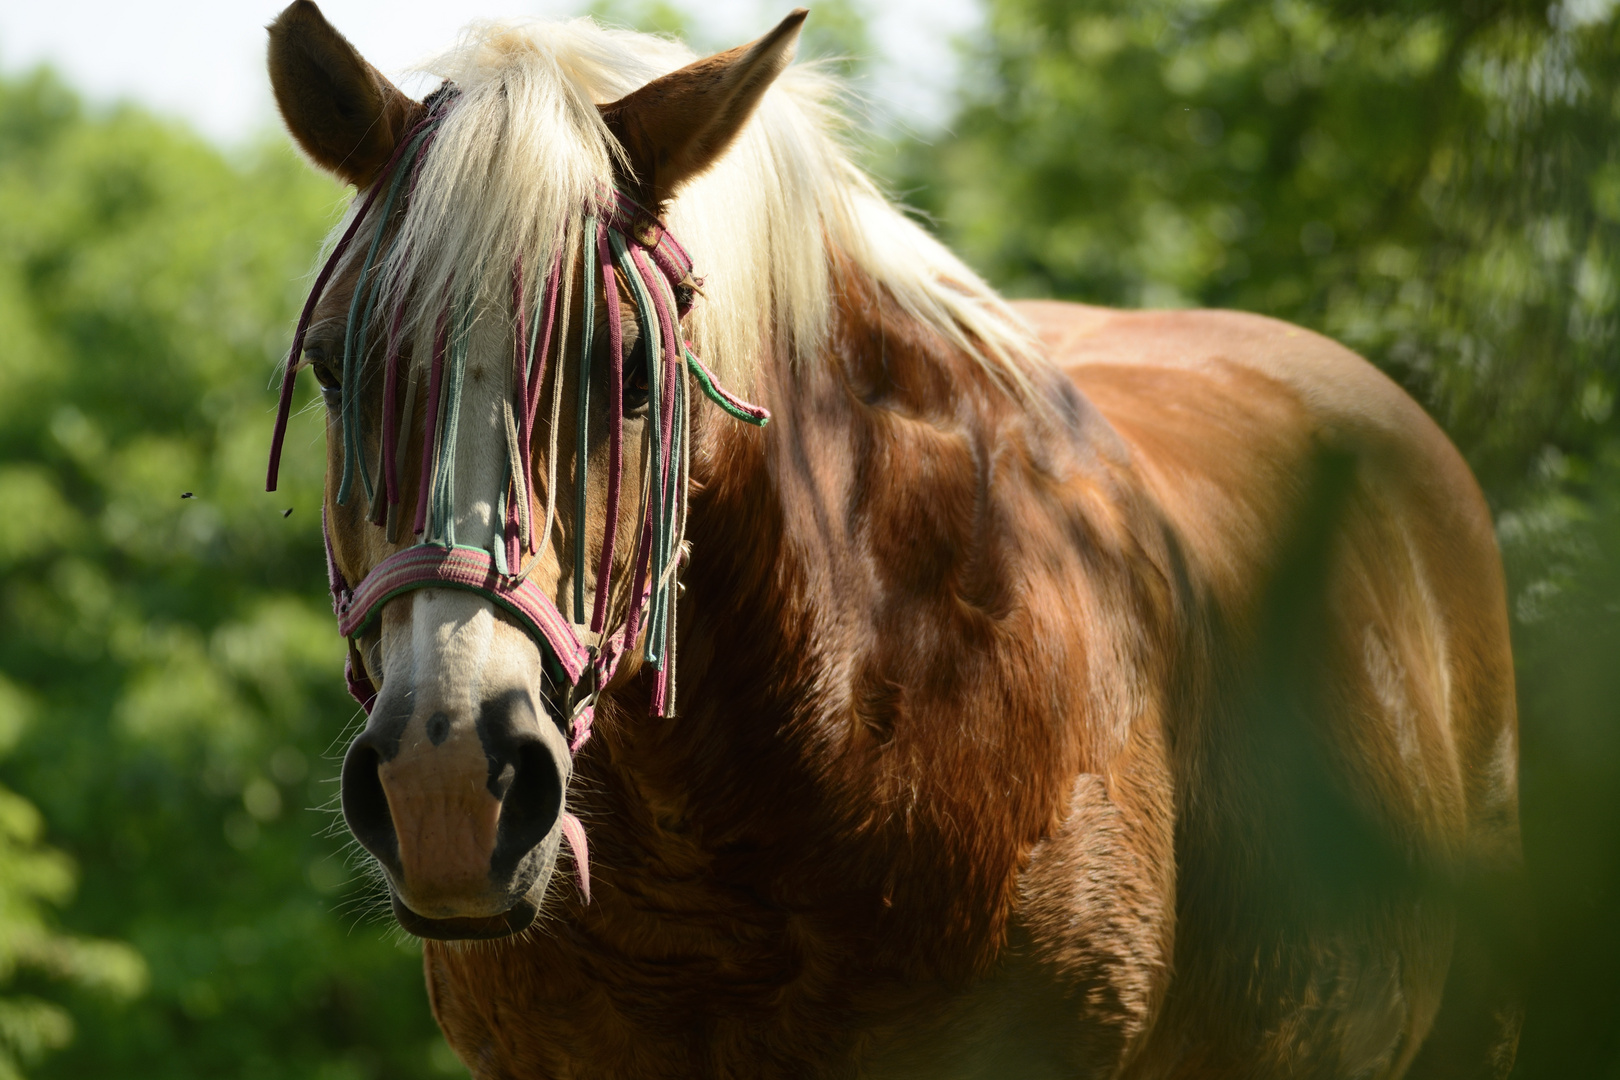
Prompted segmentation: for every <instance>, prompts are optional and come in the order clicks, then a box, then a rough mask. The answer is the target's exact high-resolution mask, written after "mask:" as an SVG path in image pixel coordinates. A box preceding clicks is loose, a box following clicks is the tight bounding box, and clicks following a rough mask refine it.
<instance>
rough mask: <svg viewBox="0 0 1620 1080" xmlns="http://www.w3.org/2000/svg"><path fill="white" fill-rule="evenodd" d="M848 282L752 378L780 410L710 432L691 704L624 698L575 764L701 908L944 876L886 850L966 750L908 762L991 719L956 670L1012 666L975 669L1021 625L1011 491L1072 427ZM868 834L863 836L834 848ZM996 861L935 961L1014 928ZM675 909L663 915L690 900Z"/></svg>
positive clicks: (920, 819)
mask: <svg viewBox="0 0 1620 1080" xmlns="http://www.w3.org/2000/svg"><path fill="white" fill-rule="evenodd" d="M835 294H836V295H837V296H838V297H839V301H838V302H839V309H838V311H837V313H836V314H835V316H834V319H833V325H832V330H831V333H830V335H829V345H828V348H827V350H826V352H825V354H824V355H823V356H821V357H817V358H814V359H813V360H812V361H811V362H806V363H802V364H800V365H797V367H796V368H795V369H793V370H789V365H788V363H787V362H786V361H785V360H779V361H777V362H774V363H771V364H768V365H767V367H766V368H765V369H764V370H762V371H761V373H760V376H759V378H758V380H757V384H756V387H755V390H754V392H755V395H756V398H757V399H758V400H760V401H761V403H762V404H765V405H766V406H767V407H769V408H770V409H771V410H772V414H773V420H772V422H771V425H770V427H769V428H767V429H765V430H764V431H760V430H757V429H753V428H746V427H743V426H741V425H736V424H730V423H727V422H725V421H724V418H721V417H718V416H716V415H714V414H710V415H709V416H708V417H706V418H705V420H704V423H703V429H702V431H701V432H695V442H694V457H693V474H694V481H695V484H694V493H693V502H692V510H691V519H690V520H691V525H690V531H689V536H690V538H691V541H692V548H693V560H692V563H691V565H690V567H689V568H688V570H687V571H686V574H685V579H684V580H685V584H686V592H685V594H684V596H683V597H682V600H681V609H680V612H679V623H678V625H679V628H680V635H681V638H680V653H679V656H680V661H679V663H680V668H679V700H678V711H677V715H676V716H675V717H673V718H671V719H669V720H667V721H657V720H650V719H647V718H646V713H645V711H644V707H643V704H642V703H641V702H640V701H634V700H624V701H622V702H621V705H622V711H619V716H618V718H617V722H615V723H613V724H612V725H611V727H612V728H613V731H612V732H611V733H605V734H606V740H605V741H607V742H609V743H610V745H611V746H612V750H611V754H607V753H603V751H604V750H605V749H606V748H599V749H598V754H599V755H600V756H597V757H596V758H595V760H594V761H588V762H584V763H582V767H583V768H584V770H585V775H584V777H583V780H584V782H585V783H586V784H587V785H589V786H590V787H591V788H592V789H593V790H592V795H591V796H590V797H591V798H592V799H593V800H598V799H599V800H601V802H600V804H599V808H600V813H601V817H600V819H599V820H597V821H594V822H592V823H591V824H592V828H593V848H594V850H595V851H597V852H599V861H598V865H599V866H600V867H601V872H602V874H603V876H604V880H610V879H611V878H613V877H614V876H616V875H617V874H619V873H621V872H624V871H625V870H626V869H627V868H630V867H634V868H636V870H635V873H636V874H637V875H639V876H641V877H642V878H643V879H644V880H643V881H642V882H641V883H640V884H639V885H638V886H637V888H638V889H644V887H647V886H649V884H650V883H649V882H647V881H646V880H645V879H647V878H653V879H663V880H664V881H665V882H667V881H669V880H671V879H676V878H685V879H686V880H687V881H690V882H692V883H693V884H692V885H691V888H690V892H691V901H690V902H691V905H692V909H693V911H694V912H696V911H697V910H698V909H700V908H702V905H704V904H705V903H711V902H713V898H714V894H715V892H716V890H718V891H720V892H724V891H726V890H728V889H730V890H733V891H734V892H741V893H746V894H749V895H751V896H755V897H758V898H759V899H760V900H762V901H763V902H764V904H763V906H764V907H765V908H766V909H772V908H775V907H776V906H777V905H781V904H786V905H792V904H795V903H799V902H805V903H811V904H812V906H817V907H820V906H823V905H824V904H826V903H827V902H828V901H829V897H831V896H834V895H836V894H840V893H843V894H847V896H846V897H845V899H846V900H847V901H848V902H849V903H851V904H854V905H855V906H856V907H857V908H859V909H863V910H866V911H868V912H871V913H873V917H878V918H881V917H882V913H883V912H884V911H885V910H887V909H889V908H891V907H896V908H900V909H904V907H905V906H906V903H905V901H906V899H907V897H906V896H905V895H903V894H905V893H907V892H908V891H913V890H916V889H926V888H929V887H930V886H929V885H928V884H927V880H926V879H928V878H930V877H932V876H933V875H932V874H931V873H929V874H922V875H919V876H917V877H915V878H911V877H910V869H909V868H908V867H907V865H906V859H907V858H909V857H910V856H909V855H905V854H902V853H900V852H897V851H896V850H894V845H895V844H902V845H906V846H909V844H910V841H909V840H908V839H907V837H912V838H916V837H919V836H922V835H924V834H927V833H928V832H930V831H933V830H945V831H950V830H952V829H953V828H954V827H953V826H952V825H951V824H950V823H949V821H948V820H946V821H944V822H943V823H942V822H941V821H939V820H936V819H934V818H930V817H929V815H930V814H932V813H934V811H935V810H936V809H937V807H933V806H930V807H928V808H925V809H923V810H921V811H919V812H918V813H917V815H916V819H915V821H913V820H912V811H911V809H910V807H911V805H912V804H913V803H915V802H916V801H917V799H918V795H919V792H927V791H928V790H929V789H930V788H931V787H939V786H943V785H946V784H951V783H954V782H955V778H956V777H958V776H960V774H961V772H962V771H963V762H962V761H961V760H960V759H958V760H956V761H954V762H953V761H948V760H946V759H945V758H944V757H943V756H942V757H941V758H939V759H938V760H936V761H934V762H933V763H932V764H933V765H936V766H938V767H939V768H940V769H941V770H943V771H942V772H941V773H940V775H937V776H936V775H931V773H930V762H928V761H926V760H923V761H919V760H918V756H919V755H926V754H927V753H928V748H927V747H928V743H929V741H930V739H931V737H932V736H931V733H932V732H933V731H934V730H935V725H938V724H945V725H949V726H950V727H951V728H952V729H953V731H959V729H960V726H961V725H962V724H964V723H970V724H971V723H979V722H982V721H981V720H980V719H979V718H976V717H963V716H961V715H949V714H946V713H945V712H944V711H942V710H941V709H940V708H939V703H940V702H942V701H949V700H954V699H955V698H956V697H957V696H959V695H958V694H957V691H956V690H955V689H954V688H953V686H952V681H953V680H954V679H966V678H979V679H980V681H981V682H982V683H984V684H985V685H987V686H993V684H994V683H995V682H996V681H997V680H996V679H995V678H994V677H992V678H990V679H988V680H986V679H984V677H983V676H982V674H981V675H975V674H974V672H975V671H979V670H982V669H981V668H979V667H978V666H977V665H982V664H994V663H997V662H999V657H998V655H997V654H998V650H1000V649H1002V648H1004V647H1005V640H1006V636H1007V626H1008V625H1009V623H1017V622H1019V621H1020V619H1021V616H1020V615H1018V614H1017V613H1014V609H1015V608H1017V606H1018V604H1019V589H1020V587H1021V583H1022V581H1023V566H1022V563H1021V560H1020V559H1018V558H1016V557H1014V553H1013V550H1012V549H1013V548H1014V547H1015V546H1016V544H1017V540H1016V530H1014V529H1012V527H1011V525H1012V520H1013V513H1012V511H1011V509H1010V508H1009V506H1008V504H1007V503H1006V497H1007V496H1008V495H1010V496H1011V497H1013V498H1019V497H1022V493H1024V492H1026V491H1027V490H1028V487H1029V485H1028V479H1027V478H1028V476H1029V475H1030V470H1031V468H1034V469H1036V470H1040V469H1043V468H1049V467H1056V466H1054V465H1052V459H1053V455H1054V454H1062V453H1066V452H1067V451H1066V450H1065V449H1064V448H1063V445H1066V444H1067V441H1068V439H1069V438H1070V437H1071V436H1072V432H1069V433H1064V432H1062V431H1060V430H1059V429H1060V428H1061V425H1050V424H1045V423H1038V422H1036V421H1033V420H1032V419H1031V418H1030V417H1029V414H1028V413H1026V411H1025V409H1024V407H1023V406H1022V405H1021V404H1019V403H1017V402H1016V401H1015V400H1014V399H1013V398H1012V397H1011V396H1010V395H1009V394H1008V393H1007V392H1005V391H1004V390H1002V389H1001V388H1000V387H998V386H997V385H996V384H995V382H994V377H993V376H992V375H991V374H990V373H988V372H987V371H986V370H985V368H984V367H983V366H982V365H981V364H980V363H978V362H977V361H976V360H975V359H974V358H972V357H969V356H966V355H963V354H961V353H959V352H956V351H953V350H952V349H951V347H950V346H949V345H948V344H947V343H946V342H945V341H944V340H943V339H942V338H941V337H940V335H938V334H937V333H935V332H934V331H932V330H930V329H928V328H926V327H924V326H922V325H920V324H919V323H917V322H915V321H913V320H911V319H909V318H908V317H906V316H904V315H903V314H902V313H901V311H900V310H899V308H898V307H897V305H895V304H894V302H893V301H892V299H890V298H889V297H888V295H887V294H886V293H885V292H883V291H882V290H881V288H880V287H879V286H877V285H876V284H875V283H873V282H872V281H871V280H870V279H868V278H865V277H863V276H861V275H859V273H858V272H857V271H854V270H853V269H852V268H851V267H850V265H849V264H848V263H845V264H843V266H842V267H841V275H840V280H838V282H837V283H836V285H835ZM1038 377H1041V378H1045V376H1044V375H1041V376H1038ZM1059 444H1063V445H1059ZM993 482H994V484H993ZM1009 613H1014V617H1013V618H1012V619H1010V620H1009V619H1008V618H1007V616H1008V615H1009ZM586 757H587V758H590V757H591V755H590V754H589V752H587V755H586ZM608 757H610V758H611V760H605V759H606V758H608ZM946 772H949V773H950V776H947V775H945V773H946ZM924 797H925V798H927V797H931V796H924ZM935 801H937V802H943V803H945V804H949V802H950V798H949V797H947V798H946V799H944V800H935ZM946 813H947V814H948V810H947V811H946ZM902 819H904V820H902ZM993 827H994V826H993ZM1005 827H1006V829H1007V830H1008V831H1010V832H1014V833H1020V834H1021V833H1023V832H1026V831H1028V829H1029V825H1028V823H1022V822H1015V821H1008V822H1007V823H1006V825H1005ZM852 829H853V830H855V831H856V832H857V833H859V832H862V831H867V832H870V833H871V834H872V835H871V837H870V839H871V840H872V841H873V842H872V843H867V844H860V843H856V844H846V843H844V842H843V840H842V839H841V838H848V837H849V836H850V835H851V830H852ZM596 837H600V839H596ZM958 839H960V838H958ZM997 839H998V838H996V837H992V836H984V837H980V838H979V840H982V841H985V842H986V843H987V845H988V846H989V847H990V848H991V849H993V850H995V851H998V852H1000V853H1004V854H998V855H996V856H995V858H996V859H998V860H999V859H1015V858H1016V857H1017V852H1018V850H1019V844H1018V843H1017V842H1016V841H1011V840H1010V838H1008V840H1009V842H1005V843H999V844H997V843H996V842H995V841H996V840H997ZM976 846H977V845H976ZM952 847H953V845H950V844H940V845H929V844H926V843H925V844H920V845H918V850H919V851H943V852H946V854H945V855H944V856H942V857H946V858H948V857H950V856H949V849H951V848H952ZM926 857H927V858H932V857H933V856H932V855H929V856H926ZM935 869H938V868H935ZM985 869H986V870H987V871H988V872H987V873H986V874H985V875H984V876H983V878H982V881H983V883H984V888H985V889H986V892H987V895H982V896H981V895H972V894H971V893H972V890H971V889H970V890H966V891H964V890H962V889H961V888H960V887H958V890H957V893H956V894H955V895H954V896H952V897H951V902H952V903H954V904H955V905H957V906H958V910H959V912H960V920H959V921H957V922H956V925H958V926H960V927H962V928H963V930H964V931H965V933H966V937H967V939H970V940H971V942H972V943H971V944H968V942H967V941H965V942H964V944H967V946H968V947H966V948H964V949H962V950H961V951H959V952H955V953H952V954H951V955H950V956H948V957H945V956H943V955H942V958H941V959H940V961H939V962H940V964H942V965H944V966H945V967H946V968H947V970H945V971H942V972H941V974H946V975H950V974H959V973H960V972H961V971H962V970H965V969H966V968H970V967H971V966H972V965H973V964H974V963H976V962H977V959H978V956H979V955H980V952H979V950H980V949H981V948H989V947H990V945H991V942H992V941H993V940H994V939H995V937H996V935H997V934H998V933H999V923H998V920H999V919H1000V917H1001V915H1002V913H1003V911H1004V907H1005V904H1004V898H1003V897H1001V896H1000V895H999V894H998V892H997V891H998V890H999V889H1001V888H1002V884H1003V882H1005V881H1006V880H1009V879H1010V876H1011V875H1010V869H1011V867H1010V865H1009V866H1007V867H986V868H985ZM998 871H999V872H998ZM807 873H808V877H809V878H810V879H814V880H807V879H806V875H807ZM699 878H701V879H702V880H703V882H705V883H706V884H705V885H703V886H701V887H700V886H699V885H697V884H696V881H697V879H699ZM784 889H785V890H788V891H789V892H794V891H797V890H802V893H801V894H800V895H799V896H798V897H792V896H786V895H777V893H778V891H779V890H784ZM641 894H642V895H646V893H645V891H643V892H642V893H641ZM812 895H813V896H815V897H816V900H814V901H811V900H810V899H809V898H810V897H811V896H812ZM700 896H705V897H707V899H699V897H700ZM918 899H919V897H917V896H911V897H910V900H911V901H912V902H913V903H915V902H916V901H917V900H918ZM836 902H837V903H840V904H841V903H843V902H844V900H839V901H836ZM930 902H932V901H930ZM660 905H661V907H660V911H659V913H658V916H657V917H659V918H666V917H668V916H669V912H670V906H671V905H674V906H681V905H679V904H678V903H677V902H676V901H674V900H673V899H672V897H671V896H670V895H668V894H664V896H663V899H662V900H661V901H660ZM896 915H897V916H898V915H899V911H898V910H897V911H896ZM974 920H980V921H983V922H984V925H974V926H968V925H965V924H966V923H971V922H973V921H974ZM903 939H904V933H903V932H901V933H897V934H895V935H893V936H892V939H890V940H892V942H893V947H894V948H896V949H897V950H904V951H905V952H906V953H907V960H906V961H904V962H912V961H914V960H915V957H916V955H917V953H918V950H917V948H916V946H917V944H918V943H916V942H912V943H909V945H908V944H907V943H906V942H905V941H904V940H903ZM874 959H878V960H881V958H874ZM896 959H897V961H898V960H899V958H898V957H897V958H896Z"/></svg>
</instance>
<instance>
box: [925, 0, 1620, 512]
mask: <svg viewBox="0 0 1620 1080" xmlns="http://www.w3.org/2000/svg"><path fill="white" fill-rule="evenodd" d="M1613 8H1614V5H1613V4H1612V3H1609V2H1606V0H1591V2H1587V0H1565V2H1560V3H1555V4H1553V5H1552V6H1551V7H1550V8H1549V7H1547V6H1546V5H1545V4H1543V3H1540V2H1535V3H1531V2H1529V0H1460V2H1452V3H1442V4H1409V3H1404V2H1400V0H1376V2H1373V3H1364V2H1358V3H1350V2H1348V0H1200V2H1197V3H1186V2H1182V0H1145V2H1141V0H1128V2H1127V0H991V2H990V4H989V12H988V27H987V32H986V33H985V34H984V35H983V36H982V37H981V38H980V39H979V40H978V41H977V42H976V43H974V44H973V45H972V46H971V49H970V56H969V64H970V66H969V74H968V79H967V82H966V85H965V87H964V88H963V90H962V97H961V102H960V108H959V111H958V113H957V115H956V116H955V118H954V119H953V120H952V121H951V123H950V131H951V133H952V134H951V135H950V137H948V138H942V139H940V141H938V142H937V143H936V144H934V145H924V144H914V145H912V146H911V147H909V148H908V149H907V150H906V151H905V153H904V154H903V155H902V157H901V159H900V162H899V163H898V165H897V166H896V167H895V168H894V172H895V179H896V180H897V183H898V186H899V187H900V188H901V189H902V190H905V191H907V192H908V194H909V195H910V197H911V198H912V199H913V201H914V202H916V203H917V204H918V206H919V207H920V208H921V209H922V210H924V211H926V212H928V213H930V214H932V215H933V216H934V217H935V218H936V220H937V221H938V223H939V225H940V228H941V231H942V232H943V233H944V235H945V237H946V238H947V239H948V240H950V241H951V242H952V243H954V244H955V245H956V246H957V247H958V249H959V250H960V251H962V252H963V253H964V254H965V255H966V256H967V257H968V258H969V260H970V261H971V262H973V263H975V264H976V265H977V266H978V267H979V268H980V269H981V270H982V271H983V272H985V273H986V274H987V275H988V276H989V277H990V278H991V280H993V281H996V282H998V283H1000V284H1002V285H1003V286H1004V287H1006V288H1007V289H1009V291H1011V292H1012V293H1014V294H1019V295H1051V296H1061V297H1068V298H1072V299H1080V300H1086V301H1090V302H1093V303H1101V304H1120V305H1126V306H1180V305H1189V304H1198V305H1204V306H1219V307H1236V308H1243V309H1246V310H1250V311H1259V312H1264V313H1267V314H1271V315H1276V316H1278V317H1280V318H1284V319H1289V320H1291V321H1294V322H1298V323H1302V324H1304V325H1307V326H1310V327H1313V328H1316V329H1320V330H1322V331H1324V332H1325V333H1327V334H1329V335H1331V336H1333V337H1335V338H1338V339H1339V340H1341V341H1344V342H1345V343H1347V344H1348V345H1350V346H1351V347H1353V348H1355V349H1357V350H1359V351H1360V352H1362V353H1364V354H1365V355H1367V356H1368V357H1370V358H1371V359H1373V360H1374V361H1375V362H1376V363H1378V364H1379V365H1380V366H1382V367H1383V368H1384V369H1385V370H1387V371H1389V372H1390V373H1391V374H1393V375H1395V376H1396V377H1397V378H1398V379H1400V380H1401V381H1402V382H1403V383H1404V384H1405V385H1406V386H1407V387H1408V388H1409V389H1411V390H1412V391H1413V392H1414V393H1415V394H1416V395H1417V396H1418V397H1419V399H1420V400H1422V401H1424V402H1425V403H1427V404H1428V405H1429V407H1430V408H1431V409H1432V410H1433V411H1434V412H1435V413H1436V414H1437V415H1438V416H1439V417H1440V418H1441V420H1442V421H1443V422H1444V423H1445V424H1446V426H1447V428H1448V429H1449V430H1450V432H1451V434H1452V436H1453V437H1454V438H1455V439H1456V440H1457V441H1458V443H1459V445H1460V446H1461V447H1462V448H1463V450H1464V452H1465V453H1466V454H1467V456H1468V457H1469V458H1470V460H1471V462H1472V463H1473V465H1474V467H1475V469H1476V471H1478V473H1479V474H1480V476H1481V479H1482V480H1483V481H1484V483H1485V486H1486V488H1487V489H1488V491H1489V492H1490V493H1491V495H1492V496H1493V497H1494V498H1496V499H1498V500H1499V505H1500V500H1507V501H1510V502H1511V501H1513V500H1515V499H1517V498H1519V497H1521V496H1523V495H1524V494H1525V493H1526V492H1525V490H1524V489H1525V488H1526V487H1527V486H1534V484H1535V482H1536V481H1537V480H1538V479H1542V478H1544V474H1545V472H1546V469H1545V468H1543V469H1542V470H1540V472H1536V471H1534V470H1532V469H1530V468H1528V467H1527V465H1528V463H1530V462H1532V461H1534V460H1536V459H1537V458H1538V455H1547V454H1554V453H1555V454H1556V455H1558V458H1557V461H1556V462H1555V467H1556V468H1557V469H1560V470H1562V476H1561V479H1562V480H1565V481H1571V482H1576V483H1578V482H1579V480H1580V473H1581V470H1582V469H1583V468H1584V463H1585V462H1587V461H1590V459H1591V457H1592V455H1593V454H1594V453H1595V452H1596V449H1595V448H1596V447H1598V446H1600V445H1601V444H1602V443H1603V442H1604V441H1605V440H1606V439H1609V438H1613V437H1614V434H1615V431H1616V417H1615V416H1614V409H1613V405H1614V394H1615V389H1616V385H1617V383H1620V357H1617V353H1616V350H1615V342H1616V338H1615V325H1616V324H1615V302H1616V299H1617V282H1616V273H1617V270H1620V266H1617V262H1616V258H1617V252H1620V231H1617V230H1620V149H1617V148H1620V138H1617V136H1620V117H1617V114H1616V100H1617V99H1616V94H1617V91H1620V49H1617V48H1616V44H1617V35H1620V24H1617V22H1616V20H1615V19H1614V17H1613V15H1614V11H1613ZM1546 448H1551V450H1548V449H1546Z"/></svg>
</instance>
